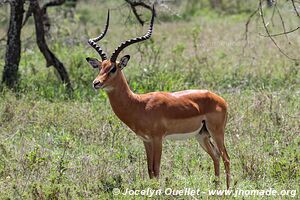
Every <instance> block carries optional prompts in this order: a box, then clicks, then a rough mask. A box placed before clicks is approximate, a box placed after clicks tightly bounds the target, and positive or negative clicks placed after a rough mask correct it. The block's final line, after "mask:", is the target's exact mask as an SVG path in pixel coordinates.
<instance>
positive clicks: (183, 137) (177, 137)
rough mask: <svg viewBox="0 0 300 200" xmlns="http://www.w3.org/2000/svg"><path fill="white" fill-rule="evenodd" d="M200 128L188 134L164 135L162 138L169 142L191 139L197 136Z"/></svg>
mask: <svg viewBox="0 0 300 200" xmlns="http://www.w3.org/2000/svg"><path fill="white" fill-rule="evenodd" d="M201 128H202V126H201V127H200V128H199V129H197V130H195V131H193V132H190V133H171V134H168V135H166V136H165V137H164V138H165V139H170V140H186V139H189V138H192V137H195V136H196V135H197V134H199V132H200V130H201Z"/></svg>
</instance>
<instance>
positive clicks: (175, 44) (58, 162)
mask: <svg viewBox="0 0 300 200" xmlns="http://www.w3.org/2000/svg"><path fill="white" fill-rule="evenodd" d="M93 5H94V6H92V7H91V6H87V5H85V4H84V3H81V4H80V5H79V6H78V13H77V14H76V15H77V17H76V18H75V21H72V20H67V19H64V20H63V19H60V18H58V17H57V19H58V20H59V21H57V22H56V23H55V24H56V25H54V27H53V29H52V38H53V39H49V46H50V48H51V49H52V50H53V51H54V52H55V54H56V55H57V56H58V57H59V58H60V59H61V60H62V61H63V63H64V64H65V66H66V67H67V70H68V72H69V75H70V78H71V80H72V84H73V87H74V94H73V95H72V96H68V95H66V93H65V88H64V86H62V85H61V84H60V82H59V80H58V78H57V74H56V72H55V71H54V69H53V68H52V67H50V68H46V67H45V61H44V59H43V57H42V55H41V54H40V53H39V51H38V49H37V47H36V45H35V44H34V42H33V41H34V38H31V39H29V40H27V41H26V42H24V43H23V50H22V60H21V63H20V75H21V76H20V85H19V88H18V92H17V93H12V92H10V91H8V90H4V91H2V93H1V95H0V191H1V192H0V199H43V198H44V199H111V198H115V199H131V198H133V197H132V196H123V195H119V196H114V195H113V192H112V191H113V189H114V188H119V189H121V191H125V190H126V189H127V188H128V189H136V190H142V189H147V188H152V189H159V188H172V189H178V190H179V189H184V188H194V189H200V190H201V191H205V192H207V191H208V190H209V189H214V183H213V180H214V176H213V163H212V161H211V159H210V158H209V156H208V155H207V154H206V153H205V152H204V151H203V150H202V149H201V148H200V147H199V145H198V143H197V142H196V141H195V140H187V141H182V142H176V141H165V142H164V149H163V158H162V166H161V178H160V180H159V181H155V180H149V179H148V174H147V167H146V158H145V153H144V147H143V144H142V142H141V141H140V139H138V138H137V137H136V136H135V135H134V133H132V132H131V131H130V130H129V129H128V128H127V127H126V126H125V125H124V124H123V123H121V122H120V121H119V120H118V119H117V117H116V116H115V115H114V113H113V112H112V110H111V108H110V105H109V102H108V99H107V97H106V94H105V93H104V92H103V91H94V90H93V89H92V87H91V83H92V80H93V79H94V78H95V76H96V74H97V71H94V70H93V69H91V68H90V67H89V66H88V64H87V63H86V61H85V57H87V56H95V57H96V56H97V55H96V53H95V52H94V51H93V50H92V49H91V48H89V47H88V46H87V45H86V40H87V38H88V37H92V36H95V35H96V34H97V33H99V31H100V29H101V27H102V26H103V23H104V20H105V16H103V15H100V16H98V15H97V14H95V13H97V11H99V12H100V11H103V10H106V8H104V6H105V5H106V4H104V6H103V5H102V4H99V5H98V4H93ZM105 12H106V11H105ZM105 12H103V13H105ZM112 12H113V15H112V22H111V25H110V27H111V29H110V30H109V32H108V35H107V38H106V40H104V48H105V49H107V50H108V52H112V50H113V48H114V47H115V46H117V45H118V43H119V42H120V41H122V40H125V39H128V38H130V37H133V36H136V35H138V34H141V33H142V32H144V31H145V30H146V27H144V28H141V27H139V26H138V25H137V24H136V23H128V24H127V25H126V26H121V25H122V24H123V22H124V19H123V18H122V15H120V14H119V13H118V12H117V11H112ZM124 12H125V11H124ZM203 12H204V13H205V12H208V11H203ZM55 13H56V12H55V11H52V15H53V16H52V17H55ZM125 13H126V12H125ZM284 14H286V17H287V19H291V20H289V21H287V22H286V23H287V24H286V26H287V27H289V26H291V27H292V26H293V25H295V24H296V22H295V21H294V20H292V19H294V18H292V16H290V15H289V14H288V13H284ZM246 19H247V15H245V14H244V13H242V14H240V15H234V16H232V15H224V16H222V17H221V18H220V17H216V13H212V14H210V15H208V16H202V14H201V12H200V13H199V14H198V13H197V14H195V15H194V16H192V17H190V19H189V20H188V21H185V20H184V19H180V20H175V21H170V22H157V23H156V24H155V28H154V35H153V39H152V40H151V41H147V42H145V43H143V44H138V45H135V46H131V47H129V48H128V49H126V50H125V52H124V54H125V53H126V54H130V55H131V57H132V59H131V60H130V62H129V64H128V66H127V67H126V68H125V69H124V72H125V74H126V77H127V79H128V82H129V84H130V86H131V88H132V90H134V91H135V92H137V93H145V92H150V91H159V90H163V91H178V90H184V89H188V88H198V89H209V90H211V91H213V92H216V93H217V94H219V95H221V96H222V97H224V98H225V99H226V100H227V102H228V103H229V121H228V125H227V127H226V136H225V140H226V141H225V142H226V146H227V149H228V153H229V156H230V158H231V166H232V170H231V171H232V185H231V186H232V188H233V189H241V190H253V189H260V190H261V189H270V188H273V189H276V190H277V191H280V190H283V189H287V190H296V191H297V193H296V197H294V199H296V198H297V197H298V198H299V192H300V190H299V189H300V188H299V182H300V171H299V160H300V149H299V145H300V139H299V134H300V123H299V119H300V111H299V110H300V81H299V80H300V72H299V71H300V67H299V63H297V62H294V61H291V60H289V59H287V58H285V57H284V56H283V55H281V54H280V53H279V52H278V50H277V49H276V48H275V47H274V45H273V44H272V43H271V42H270V40H269V39H268V38H263V37H258V36H257V32H263V29H262V27H260V26H258V27H257V26H255V24H253V26H251V27H252V28H251V29H250V35H249V37H250V38H249V41H250V44H249V45H248V47H247V48H245V51H244V52H243V47H244V40H243V32H244V23H245V20H246ZM133 21H134V20H133ZM157 21H159V20H157ZM276 27H278V26H276ZM1 28H2V29H4V27H1ZM274 29H275V28H274ZM278 30H280V28H278ZM2 31H3V30H2ZM2 31H1V32H2ZM86 31H87V32H88V34H89V35H86V34H87V32H86ZM274 31H276V30H274ZM170 33H172V34H170ZM31 34H32V24H30V23H29V25H28V27H25V28H24V30H23V33H22V37H24V38H27V37H30V35H31ZM289 40H290V41H292V42H293V44H292V45H289V44H288V43H287V42H286V40H285V38H278V40H277V41H278V43H279V44H280V45H281V47H282V48H283V49H284V50H285V51H286V52H287V53H288V54H289V55H291V56H294V57H296V56H298V54H299V52H297V49H299V42H298V43H297V41H299V35H297V33H295V34H291V35H290V36H289ZM0 52H1V57H3V56H2V55H4V49H0ZM3 65H4V63H3V59H1V60H0V71H1V72H0V73H2V69H3V68H2V67H3ZM0 75H1V74H0ZM221 181H222V183H221V186H220V188H221V189H225V176H224V168H223V165H222V168H221ZM136 198H137V199H144V197H143V196H137V197H136ZM157 198H166V199H174V198H185V199H188V198H189V197H179V196H166V195H164V196H162V197H159V196H158V197H157ZM196 198H197V199H208V198H210V197H209V196H207V195H204V194H202V195H200V196H197V197H196ZM221 198H225V197H221ZM227 198H228V199H231V198H232V199H233V198H234V197H227ZM256 198H258V197H255V196H251V197H249V199H256ZM278 198H279V197H278V196H276V197H271V199H278ZM283 198H286V199H288V198H290V196H286V197H283Z"/></svg>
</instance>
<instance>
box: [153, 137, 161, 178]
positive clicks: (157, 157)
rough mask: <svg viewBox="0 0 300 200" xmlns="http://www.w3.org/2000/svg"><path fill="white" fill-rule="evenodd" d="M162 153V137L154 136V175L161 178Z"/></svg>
mask: <svg viewBox="0 0 300 200" xmlns="http://www.w3.org/2000/svg"><path fill="white" fill-rule="evenodd" d="M161 153H162V138H160V137H158V138H154V139H153V157H154V158H153V169H154V176H155V177H156V178H159V170H160V161H161Z"/></svg>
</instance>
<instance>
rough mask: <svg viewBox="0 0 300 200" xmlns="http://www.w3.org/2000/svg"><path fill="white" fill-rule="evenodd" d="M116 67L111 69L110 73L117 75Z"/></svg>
mask: <svg viewBox="0 0 300 200" xmlns="http://www.w3.org/2000/svg"><path fill="white" fill-rule="evenodd" d="M116 69H117V68H116V66H113V67H112V68H111V69H110V71H109V73H115V72H116Z"/></svg>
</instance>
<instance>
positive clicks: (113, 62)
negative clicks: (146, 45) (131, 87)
mask: <svg viewBox="0 0 300 200" xmlns="http://www.w3.org/2000/svg"><path fill="white" fill-rule="evenodd" d="M154 15H155V14H154V7H153V8H152V17H151V22H150V26H149V30H148V32H147V33H146V34H145V35H144V36H142V37H137V38H133V39H130V40H127V41H125V42H122V43H121V44H120V45H119V46H118V47H117V48H116V49H115V51H114V52H113V53H112V56H111V58H110V59H108V58H107V54H106V53H105V52H104V51H103V50H102V49H101V47H100V46H98V45H97V43H96V42H98V41H100V40H101V39H102V38H103V37H104V36H105V34H106V32H107V29H108V25H109V11H108V13H107V20H106V25H105V30H104V31H103V32H102V33H101V34H100V35H99V36H98V37H96V38H93V39H89V41H88V43H89V44H90V45H91V46H92V47H93V48H94V49H95V50H96V51H97V52H98V54H99V55H100V57H101V61H100V60H98V59H96V58H89V57H88V58H86V60H87V61H88V63H90V65H91V66H92V67H93V68H95V69H99V74H98V75H97V77H96V79H95V80H94V81H93V87H94V88H95V89H100V88H102V89H109V87H110V86H112V84H113V83H114V80H115V79H116V77H118V76H119V75H120V74H121V70H122V69H124V67H126V65H127V63H128V61H129V59H130V56H129V55H126V56H123V57H122V58H121V59H120V60H119V61H117V58H118V55H119V54H120V52H121V51H122V50H123V49H125V48H126V47H128V46H129V45H131V44H134V43H137V42H142V41H144V40H147V39H149V38H150V37H151V34H152V30H153V22H154Z"/></svg>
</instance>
